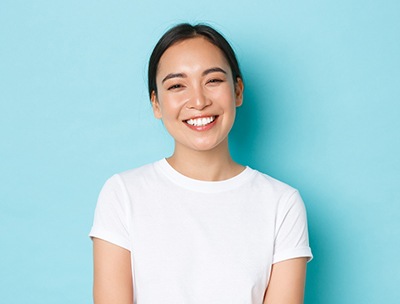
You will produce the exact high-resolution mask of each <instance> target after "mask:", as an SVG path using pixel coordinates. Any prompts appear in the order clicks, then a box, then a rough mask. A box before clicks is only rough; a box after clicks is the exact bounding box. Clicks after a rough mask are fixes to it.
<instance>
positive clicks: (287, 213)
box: [273, 191, 313, 263]
mask: <svg viewBox="0 0 400 304" xmlns="http://www.w3.org/2000/svg"><path fill="white" fill-rule="evenodd" d="M280 203H281V204H280V205H279V207H278V211H277V217H276V226H275V247H274V257H273V263H277V262H281V261H284V260H288V259H293V258H299V257H308V260H309V261H310V260H311V259H312V258H313V255H312V253H311V248H310V246H309V241H308V228H307V215H306V209H305V206H304V202H303V200H302V199H301V196H300V194H299V192H298V191H294V192H292V193H291V194H288V195H284V196H283V197H282V200H281V202H280Z"/></svg>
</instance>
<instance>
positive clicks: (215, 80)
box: [207, 78, 223, 84]
mask: <svg viewBox="0 0 400 304" xmlns="http://www.w3.org/2000/svg"><path fill="white" fill-rule="evenodd" d="M220 82H223V80H222V79H220V78H212V79H210V80H208V81H207V83H211V84H213V83H220Z"/></svg>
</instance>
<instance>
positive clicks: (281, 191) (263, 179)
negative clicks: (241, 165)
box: [251, 169, 298, 196]
mask: <svg viewBox="0 0 400 304" xmlns="http://www.w3.org/2000/svg"><path fill="white" fill-rule="evenodd" d="M251 170H253V171H254V174H253V179H252V182H251V183H252V186H253V187H257V188H258V189H259V190H260V191H266V192H269V193H271V194H273V195H276V196H282V195H289V196H290V195H292V194H294V193H296V192H298V191H297V189H295V188H293V187H292V186H290V185H288V184H287V183H285V182H283V181H280V180H278V179H276V178H274V177H272V176H270V175H268V174H266V173H263V172H260V171H258V170H255V169H251Z"/></svg>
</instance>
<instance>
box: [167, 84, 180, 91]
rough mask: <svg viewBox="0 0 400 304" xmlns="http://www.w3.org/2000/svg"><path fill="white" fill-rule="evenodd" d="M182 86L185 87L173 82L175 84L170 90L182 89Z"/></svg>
mask: <svg viewBox="0 0 400 304" xmlns="http://www.w3.org/2000/svg"><path fill="white" fill-rule="evenodd" d="M181 88H183V85H181V84H179V83H177V84H173V85H171V86H169V87H168V90H169V91H172V90H178V89H181Z"/></svg>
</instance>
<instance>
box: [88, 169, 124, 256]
mask: <svg viewBox="0 0 400 304" xmlns="http://www.w3.org/2000/svg"><path fill="white" fill-rule="evenodd" d="M128 214H129V203H128V196H127V194H126V191H125V189H124V185H123V182H122V180H121V178H120V177H119V175H114V176H112V177H111V178H110V179H108V180H107V182H106V183H105V184H104V186H103V188H102V189H101V191H100V194H99V197H98V200H97V205H96V209H95V214H94V221H93V226H92V229H91V231H90V233H89V236H90V237H96V238H99V239H102V240H105V241H108V242H110V243H113V244H115V245H118V246H120V247H123V248H125V249H127V250H131V245H130V237H129V225H128V220H127V217H128Z"/></svg>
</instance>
